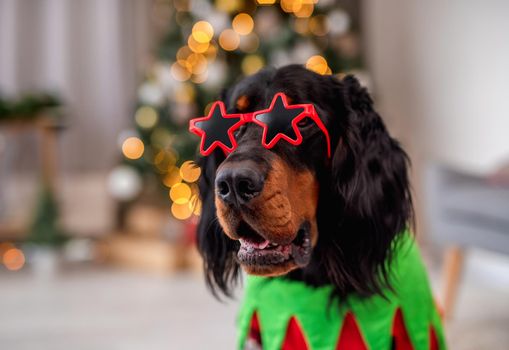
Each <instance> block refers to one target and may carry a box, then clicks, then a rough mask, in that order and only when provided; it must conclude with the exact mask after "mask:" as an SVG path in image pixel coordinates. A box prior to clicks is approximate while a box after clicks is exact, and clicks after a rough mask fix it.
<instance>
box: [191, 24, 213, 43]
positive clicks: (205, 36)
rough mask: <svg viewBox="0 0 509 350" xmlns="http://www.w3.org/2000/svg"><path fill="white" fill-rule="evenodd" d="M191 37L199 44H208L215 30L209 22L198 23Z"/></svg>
mask: <svg viewBox="0 0 509 350" xmlns="http://www.w3.org/2000/svg"><path fill="white" fill-rule="evenodd" d="M191 35H192V36H193V38H194V40H196V41H197V42H199V43H202V44H203V43H208V42H209V41H210V40H212V37H213V36H214V28H212V25H211V24H210V23H209V22H207V21H198V22H196V23H195V24H194V26H193V29H192V32H191Z"/></svg>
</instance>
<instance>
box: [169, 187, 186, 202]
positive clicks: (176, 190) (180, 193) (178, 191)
mask: <svg viewBox="0 0 509 350" xmlns="http://www.w3.org/2000/svg"><path fill="white" fill-rule="evenodd" d="M170 198H171V200H172V201H173V202H175V203H177V204H185V203H187V202H189V198H191V188H190V187H189V185H188V184H185V183H182V182H181V183H177V184H175V185H173V186H172V187H171V189H170Z"/></svg>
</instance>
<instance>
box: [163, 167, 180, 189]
mask: <svg viewBox="0 0 509 350" xmlns="http://www.w3.org/2000/svg"><path fill="white" fill-rule="evenodd" d="M180 181H182V178H181V177H180V171H179V168H177V167H172V168H171V169H170V170H169V171H168V173H167V174H166V176H165V177H164V179H163V184H164V185H165V186H166V187H169V188H172V187H173V186H175V185H176V184H178V183H180Z"/></svg>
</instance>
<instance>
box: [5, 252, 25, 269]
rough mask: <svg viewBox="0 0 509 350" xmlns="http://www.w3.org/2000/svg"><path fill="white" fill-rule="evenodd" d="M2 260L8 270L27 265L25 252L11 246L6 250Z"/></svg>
mask: <svg viewBox="0 0 509 350" xmlns="http://www.w3.org/2000/svg"><path fill="white" fill-rule="evenodd" d="M2 260H3V263H4V265H5V267H6V268H7V270H10V271H17V270H19V269H21V268H22V267H23V265H25V254H23V252H22V251H21V250H19V249H17V248H10V249H8V250H7V251H5V253H4V254H3V257H2Z"/></svg>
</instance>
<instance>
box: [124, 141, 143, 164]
mask: <svg viewBox="0 0 509 350" xmlns="http://www.w3.org/2000/svg"><path fill="white" fill-rule="evenodd" d="M144 150H145V146H144V145H143V141H141V140H140V139H139V138H137V137H135V136H133V137H129V138H127V139H126V140H125V141H124V143H122V153H123V154H124V156H125V157H126V158H129V159H138V158H140V157H141V156H142V155H143V152H144Z"/></svg>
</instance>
